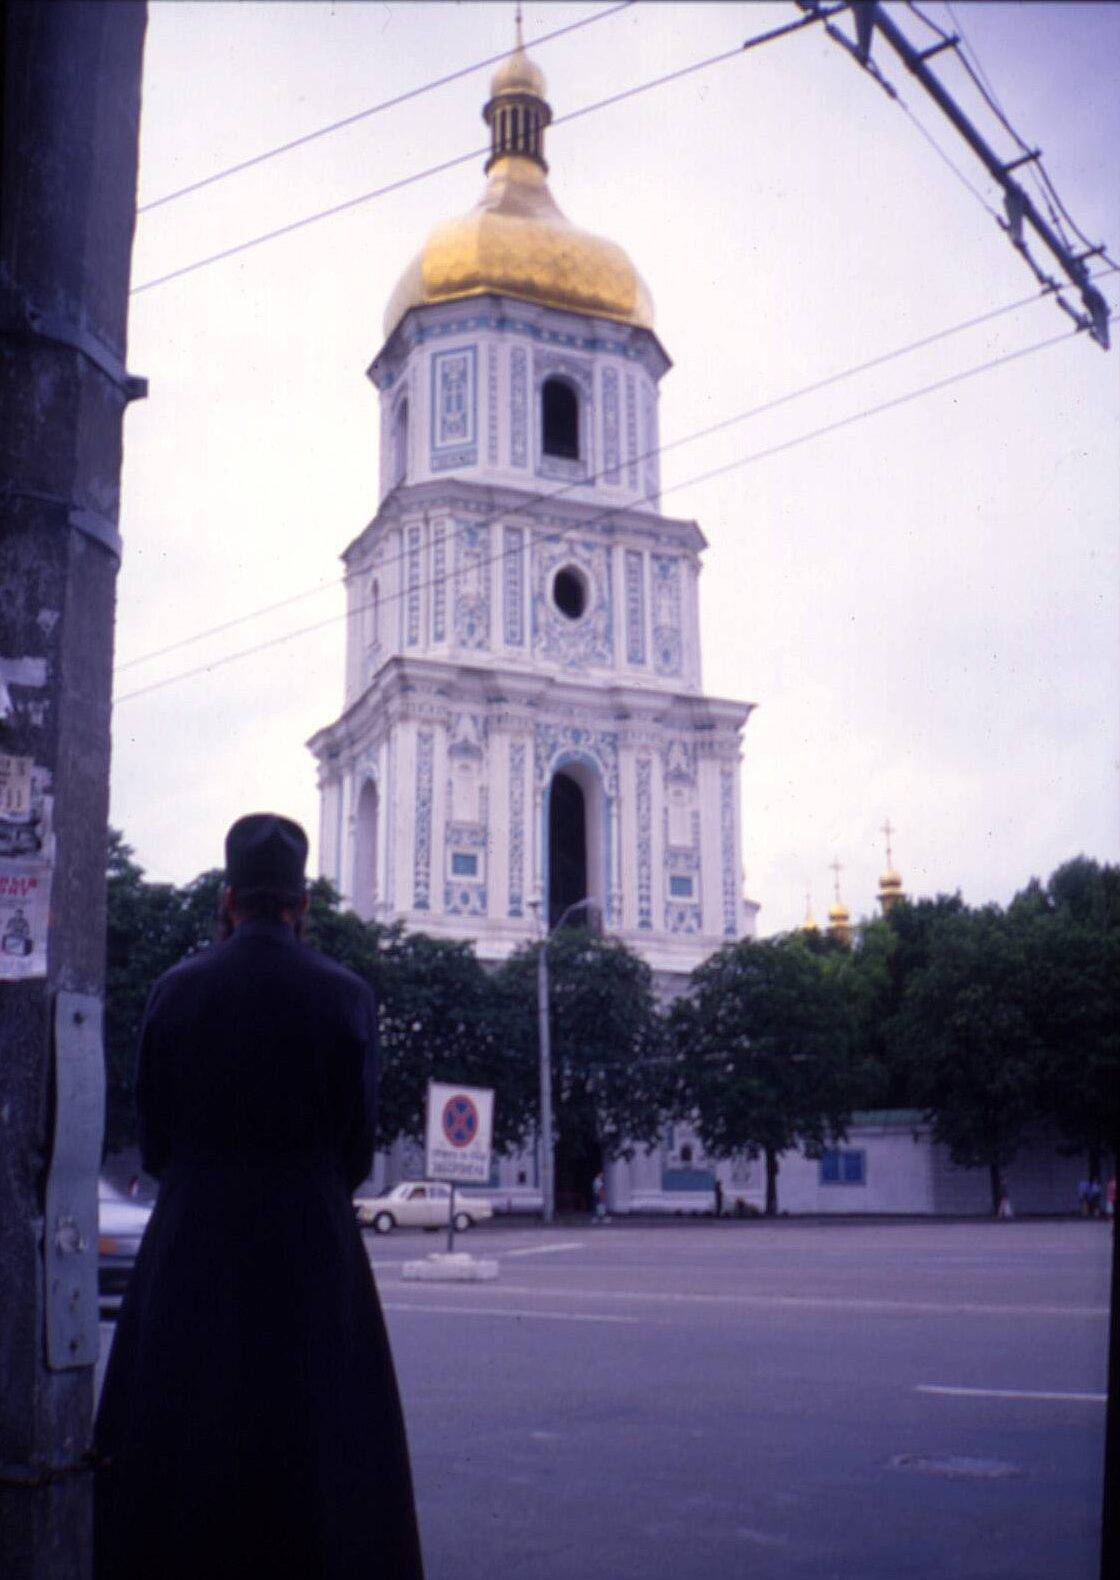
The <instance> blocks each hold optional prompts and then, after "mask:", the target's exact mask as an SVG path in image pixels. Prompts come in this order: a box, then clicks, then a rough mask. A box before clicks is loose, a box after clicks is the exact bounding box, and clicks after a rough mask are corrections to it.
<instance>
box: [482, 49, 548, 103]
mask: <svg viewBox="0 0 1120 1580" xmlns="http://www.w3.org/2000/svg"><path fill="white" fill-rule="evenodd" d="M546 91H547V85H546V83H545V80H544V72H543V71H542V70H541V69H540V67H539V66H536V65H534V64H533V62H532V61H531V60H530V59H529V57H528V55H526V53H525V49H524V46H523V45H522V44H521V42H520V40H519V41H518V44H517V48H516V49H515V50H514V52H513V54H512V55H507V56H506V58H505V60H503V61H502V64H501V65H500V66H499V67H498V69H497V71H496V72H495V73H494V75H493V76H492V77H491V78H490V97H491V98H492V99H496V98H498V97H499V95H500V94H503V93H531V94H532V95H533V97H534V98H536V99H543V98H544V96H545V92H546Z"/></svg>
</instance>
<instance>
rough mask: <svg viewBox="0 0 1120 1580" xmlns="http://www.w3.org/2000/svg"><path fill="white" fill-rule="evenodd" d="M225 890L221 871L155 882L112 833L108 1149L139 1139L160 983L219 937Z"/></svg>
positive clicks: (107, 1004) (107, 1011) (108, 936)
mask: <svg viewBox="0 0 1120 1580" xmlns="http://www.w3.org/2000/svg"><path fill="white" fill-rule="evenodd" d="M220 887H221V874H220V873H203V874H202V876H201V877H198V878H196V879H195V880H194V882H193V883H189V884H187V885H186V887H185V888H183V889H177V888H176V887H175V886H174V885H173V884H170V883H149V882H148V881H147V879H146V878H145V877H144V870H143V868H142V867H140V866H139V865H138V864H137V863H136V861H134V860H133V851H132V848H131V846H129V845H126V844H125V842H124V840H123V838H122V837H121V835H120V834H119V833H117V832H116V831H115V830H112V829H111V830H110V831H109V851H108V918H107V928H106V959H105V1065H106V1087H107V1097H106V1124H105V1147H106V1151H109V1152H115V1151H119V1150H120V1149H121V1148H122V1147H126V1146H128V1145H129V1144H130V1143H131V1142H133V1141H135V1139H136V1093H135V1064H136V1044H137V1039H138V1037H139V1034H140V1022H141V1020H142V1018H143V1015H144V1006H145V1004H146V1003H147V1001H148V994H149V992H150V991H151V987H152V984H153V982H155V980H156V978H157V977H159V976H162V974H163V973H164V972H165V971H168V970H170V968H171V967H172V966H173V965H175V963H176V962H177V961H179V960H182V959H183V958H184V956H186V955H189V954H193V953H194V951H195V950H197V949H200V948H203V947H204V946H205V945H206V944H207V943H209V942H210V940H211V939H212V938H213V936H214V930H215V925H216V921H217V914H218V904H217V901H218V893H219V890H220Z"/></svg>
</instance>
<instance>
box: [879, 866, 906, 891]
mask: <svg viewBox="0 0 1120 1580" xmlns="http://www.w3.org/2000/svg"><path fill="white" fill-rule="evenodd" d="M879 887H880V889H883V890H884V891H886V890H891V891H897V890H899V889H901V888H902V874H901V872H896V871H895V869H894V868H893V867H888V868H887V870H886V872H884V874H883V876H882V877H881V878H880V879H879Z"/></svg>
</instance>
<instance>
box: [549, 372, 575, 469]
mask: <svg viewBox="0 0 1120 1580" xmlns="http://www.w3.org/2000/svg"><path fill="white" fill-rule="evenodd" d="M541 430H542V431H541V448H542V449H543V451H544V453H545V455H555V456H559V457H560V458H561V459H562V460H565V461H578V460H579V396H578V395H577V394H576V392H575V390H574V389H573V388H572V386H571V385H570V384H569V383H568V382H567V381H566V380H565V379H545V381H544V388H543V389H542V391H541Z"/></svg>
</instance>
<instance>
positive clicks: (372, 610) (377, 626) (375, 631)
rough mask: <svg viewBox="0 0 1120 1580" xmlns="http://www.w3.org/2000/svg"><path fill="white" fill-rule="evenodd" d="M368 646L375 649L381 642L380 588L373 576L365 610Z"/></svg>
mask: <svg viewBox="0 0 1120 1580" xmlns="http://www.w3.org/2000/svg"><path fill="white" fill-rule="evenodd" d="M366 615H367V626H366V629H367V630H368V631H369V645H370V647H376V646H377V644H378V642H380V640H381V587H380V585H379V583H378V580H377V577H376V576H375V577H374V578H373V580H372V581H371V582H370V584H369V604H368V606H367V609H366Z"/></svg>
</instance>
